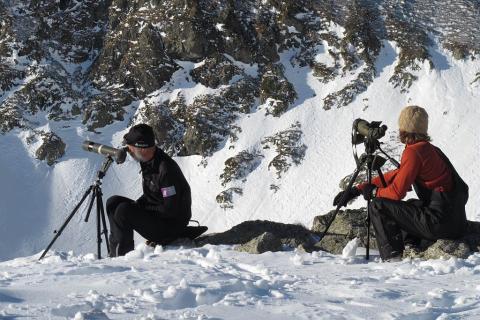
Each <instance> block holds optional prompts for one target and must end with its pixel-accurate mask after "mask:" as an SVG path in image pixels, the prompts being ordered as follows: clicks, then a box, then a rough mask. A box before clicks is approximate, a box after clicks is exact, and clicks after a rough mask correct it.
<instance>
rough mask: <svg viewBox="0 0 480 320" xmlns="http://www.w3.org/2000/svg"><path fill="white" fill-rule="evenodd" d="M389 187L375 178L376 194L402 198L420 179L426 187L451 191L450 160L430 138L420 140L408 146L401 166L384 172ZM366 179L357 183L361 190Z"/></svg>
mask: <svg viewBox="0 0 480 320" xmlns="http://www.w3.org/2000/svg"><path fill="white" fill-rule="evenodd" d="M384 177H385V181H386V183H387V187H385V188H384V187H383V186H382V182H381V180H380V177H376V178H374V179H372V183H373V184H374V185H376V186H377V187H378V189H377V193H376V197H380V198H387V199H392V200H401V199H403V198H404V197H405V195H406V194H407V191H409V190H411V186H412V184H413V183H414V182H415V181H417V182H418V183H419V184H420V185H422V186H423V187H425V188H427V189H430V190H435V191H439V192H443V191H450V190H451V189H452V187H453V180H452V179H453V178H452V173H451V172H450V169H449V168H448V166H447V164H446V163H445V162H444V161H443V160H442V158H441V157H440V155H439V154H438V153H437V151H436V150H435V147H434V146H433V145H431V144H430V143H429V142H426V141H420V142H417V143H415V144H409V145H406V146H405V149H404V150H403V154H402V160H401V162H400V168H398V169H396V170H392V171H389V172H387V173H385V174H384ZM366 184H367V183H363V184H360V185H358V186H357V188H358V189H360V190H362V189H363V188H364V186H365V185H366Z"/></svg>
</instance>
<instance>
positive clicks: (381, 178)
mask: <svg viewBox="0 0 480 320" xmlns="http://www.w3.org/2000/svg"><path fill="white" fill-rule="evenodd" d="M377 173H378V176H379V177H380V181H382V186H383V187H384V188H385V187H386V186H387V181H385V176H384V175H383V173H382V170H380V169H378V170H377Z"/></svg>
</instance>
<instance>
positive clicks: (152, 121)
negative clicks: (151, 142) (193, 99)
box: [134, 97, 186, 156]
mask: <svg viewBox="0 0 480 320" xmlns="http://www.w3.org/2000/svg"><path fill="white" fill-rule="evenodd" d="M185 108H186V106H185V100H184V99H183V97H179V98H177V100H175V101H173V102H169V101H167V102H164V103H159V104H157V103H155V102H150V100H148V99H147V100H145V105H144V107H143V108H142V109H141V110H140V112H139V113H138V114H137V116H136V117H135V118H134V123H146V124H148V125H150V126H151V127H152V128H153V131H154V133H155V137H156V138H157V142H158V145H159V146H160V147H161V148H162V150H163V151H165V152H166V153H167V154H169V155H170V156H174V155H178V154H179V153H180V152H181V151H182V148H183V135H184V134H185V126H184V124H183V123H182V122H180V121H179V120H178V119H179V118H180V117H176V116H175V115H174V114H175V112H183V111H184V110H185ZM179 109H181V110H179Z"/></svg>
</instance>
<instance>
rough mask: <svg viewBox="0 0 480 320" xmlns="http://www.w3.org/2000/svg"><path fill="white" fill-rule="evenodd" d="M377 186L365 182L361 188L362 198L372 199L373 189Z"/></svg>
mask: <svg viewBox="0 0 480 320" xmlns="http://www.w3.org/2000/svg"><path fill="white" fill-rule="evenodd" d="M376 188H377V186H376V185H374V184H366V185H365V186H364V187H363V189H362V194H363V198H364V199H365V200H367V201H368V200H372V199H373V198H374V195H373V191H374V190H375V189H376Z"/></svg>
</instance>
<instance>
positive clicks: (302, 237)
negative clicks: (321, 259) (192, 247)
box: [196, 220, 315, 248]
mask: <svg viewBox="0 0 480 320" xmlns="http://www.w3.org/2000/svg"><path fill="white" fill-rule="evenodd" d="M264 233H269V234H270V235H268V236H266V238H272V236H273V237H275V238H278V239H281V240H280V241H281V243H282V244H284V245H287V246H290V247H294V248H296V247H297V246H299V245H300V244H305V245H308V246H311V244H313V243H314V242H315V236H314V233H312V232H311V231H310V230H308V229H306V228H305V227H303V226H300V225H295V224H284V223H278V222H272V221H260V220H256V221H245V222H242V223H240V224H238V225H236V226H235V227H233V228H232V229H230V230H228V231H225V232H222V233H216V234H209V235H205V236H201V237H199V238H197V239H196V243H197V244H198V245H201V246H202V245H205V244H215V245H219V244H229V245H231V244H245V243H247V242H249V241H251V240H252V239H255V238H257V237H259V236H261V235H263V234H264ZM264 238H265V236H264ZM273 242H274V243H275V241H273Z"/></svg>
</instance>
